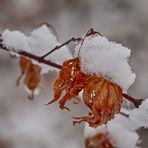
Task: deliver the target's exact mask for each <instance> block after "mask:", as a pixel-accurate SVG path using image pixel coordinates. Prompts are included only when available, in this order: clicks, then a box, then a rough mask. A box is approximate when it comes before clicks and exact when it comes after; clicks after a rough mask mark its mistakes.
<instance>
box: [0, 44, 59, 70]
mask: <svg viewBox="0 0 148 148" xmlns="http://www.w3.org/2000/svg"><path fill="white" fill-rule="evenodd" d="M0 48H1V49H2V50H5V51H7V52H9V49H7V48H6V47H5V46H4V45H3V44H1V43H0ZM13 52H16V53H17V54H19V55H22V56H25V57H28V58H30V59H33V60H36V61H38V62H39V63H43V64H46V65H49V66H52V67H55V68H58V69H61V68H62V66H61V65H59V64H56V63H54V62H52V61H50V60H46V59H44V58H41V57H40V56H36V55H34V54H32V53H29V52H26V51H23V50H22V51H15V50H13Z"/></svg>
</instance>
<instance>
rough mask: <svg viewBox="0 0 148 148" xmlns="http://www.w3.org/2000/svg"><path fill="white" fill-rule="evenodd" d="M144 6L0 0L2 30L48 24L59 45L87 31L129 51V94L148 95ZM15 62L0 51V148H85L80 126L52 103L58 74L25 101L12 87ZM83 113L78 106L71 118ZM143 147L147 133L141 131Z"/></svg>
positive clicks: (142, 0)
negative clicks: (132, 78)
mask: <svg viewBox="0 0 148 148" xmlns="http://www.w3.org/2000/svg"><path fill="white" fill-rule="evenodd" d="M147 8H148V2H147V0H138V1H135V0H124V1H120V0H112V1H110V0H91V1H90V0H81V1H80V0H54V1H52V0H0V31H1V32H2V31H3V30H4V29H6V28H9V29H14V30H17V29H18V30H22V31H23V32H25V33H28V32H30V31H31V30H32V29H33V28H36V27H37V26H39V25H40V24H41V23H43V22H48V23H49V24H52V25H53V26H54V28H55V30H56V32H57V33H58V37H59V39H60V41H65V40H67V39H69V38H71V37H73V36H81V35H82V34H84V33H85V32H86V31H87V30H88V29H89V28H90V27H93V28H95V29H96V30H97V31H99V32H100V33H101V34H103V35H104V36H106V37H107V38H108V39H109V40H113V41H117V42H120V43H122V44H123V45H125V46H127V47H129V48H130V49H131V50H132V57H131V59H130V63H131V65H132V69H133V70H134V72H135V73H136V75H137V78H136V81H135V84H134V85H133V86H132V87H131V88H130V90H129V93H131V94H132V95H133V96H135V97H137V98H139V97H141V98H146V97H148V91H147V87H148V79H147V76H148V70H147V64H148V42H147V40H148V27H147V26H148V16H147V13H148V10H147ZM17 62H18V61H17V60H14V59H12V58H9V56H8V54H7V53H5V52H3V51H1V52H0V148H10V147H11V148H20V147H21V148H41V147H42V148H58V147H61V148H69V147H71V148H84V144H83V125H81V126H77V127H73V126H72V120H71V117H70V115H69V113H67V112H65V111H63V112H61V111H60V109H59V108H57V106H56V104H53V105H52V106H50V107H47V106H44V104H45V103H47V101H48V100H49V99H51V96H52V92H51V91H49V90H50V88H51V85H52V84H53V80H54V78H55V77H56V73H49V74H48V75H46V76H45V77H44V80H43V81H44V82H45V83H44V84H45V85H44V86H43V87H42V92H41V94H40V95H39V96H38V97H36V98H35V100H34V101H29V100H27V95H26V92H25V90H24V89H23V86H20V87H19V88H16V87H15V85H16V80H17V78H18V76H19V69H18V65H17ZM78 112H82V111H81V108H78V109H77V112H75V113H72V114H78ZM139 133H140V135H141V136H142V137H144V138H143V139H144V142H143V146H142V147H143V148H147V147H148V142H147V143H146V139H147V137H146V136H145V135H146V134H147V131H146V130H140V131H139Z"/></svg>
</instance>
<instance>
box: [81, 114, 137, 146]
mask: <svg viewBox="0 0 148 148" xmlns="http://www.w3.org/2000/svg"><path fill="white" fill-rule="evenodd" d="M131 125H132V126H131ZM135 130H136V126H135V125H134V124H133V123H132V122H131V121H130V120H129V119H128V118H126V117H124V116H121V115H117V117H116V118H115V119H114V120H112V121H110V122H109V123H108V124H107V125H102V126H99V127H97V128H96V129H94V128H91V127H89V126H88V124H86V125H85V131H84V132H85V133H84V135H85V137H91V136H94V135H96V134H97V133H108V136H109V137H110V141H112V143H113V144H114V146H116V147H118V148H125V147H126V148H137V146H136V144H137V143H138V139H139V136H138V134H137V133H136V132H135Z"/></svg>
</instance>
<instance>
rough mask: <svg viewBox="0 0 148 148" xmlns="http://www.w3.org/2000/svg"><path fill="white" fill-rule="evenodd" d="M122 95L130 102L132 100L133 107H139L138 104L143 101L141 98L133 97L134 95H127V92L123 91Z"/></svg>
mask: <svg viewBox="0 0 148 148" xmlns="http://www.w3.org/2000/svg"><path fill="white" fill-rule="evenodd" d="M123 97H124V98H125V99H127V100H129V101H130V102H132V103H133V104H134V105H135V107H137V108H138V107H139V106H140V105H141V103H142V101H143V99H139V100H138V99H135V98H134V97H132V96H129V95H127V94H124V93H123Z"/></svg>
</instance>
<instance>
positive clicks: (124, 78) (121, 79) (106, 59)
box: [75, 35, 136, 91]
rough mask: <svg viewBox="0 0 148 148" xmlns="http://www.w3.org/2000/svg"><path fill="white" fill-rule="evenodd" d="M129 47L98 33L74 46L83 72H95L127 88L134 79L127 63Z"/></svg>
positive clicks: (133, 74) (124, 88)
mask: <svg viewBox="0 0 148 148" xmlns="http://www.w3.org/2000/svg"><path fill="white" fill-rule="evenodd" d="M130 53H131V51H130V49H128V48H127V47H124V46H122V45H121V44H118V43H115V42H110V41H108V39H107V38H105V37H102V36H100V35H91V36H88V37H86V38H85V40H84V42H83V44H82V46H81V42H80V43H79V45H78V46H76V48H75V57H79V58H80V63H81V69H82V71H83V72H85V73H90V74H94V73H95V74H97V75H102V76H104V77H106V78H107V79H109V80H111V81H113V82H115V83H117V84H118V85H120V86H121V87H122V88H123V90H125V91H126V90H127V89H128V88H129V87H130V86H131V85H132V84H133V82H134V80H135V77H136V75H135V73H133V72H132V71H131V67H130V66H129V64H128V58H129V57H130Z"/></svg>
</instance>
